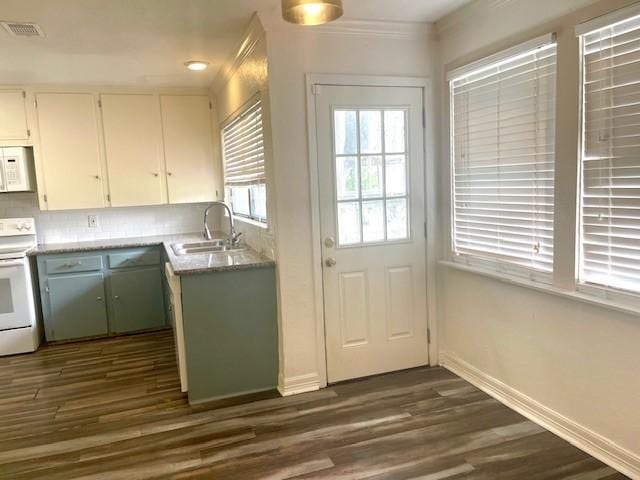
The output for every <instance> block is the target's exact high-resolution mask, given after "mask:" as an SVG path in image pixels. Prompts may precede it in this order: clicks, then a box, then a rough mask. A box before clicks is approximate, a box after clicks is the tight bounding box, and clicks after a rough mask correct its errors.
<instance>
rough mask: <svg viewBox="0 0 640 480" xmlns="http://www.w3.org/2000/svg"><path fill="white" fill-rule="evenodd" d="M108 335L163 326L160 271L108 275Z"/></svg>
mask: <svg viewBox="0 0 640 480" xmlns="http://www.w3.org/2000/svg"><path fill="white" fill-rule="evenodd" d="M111 298H112V305H113V312H112V313H113V314H112V315H111V322H110V325H111V332H112V333H122V332H133V331H136V330H146V329H148V328H157V327H162V326H164V325H165V324H166V316H165V312H164V298H163V293H162V275H161V272H160V269H159V268H157V267H154V268H143V269H132V270H124V271H121V272H113V273H112V274H111Z"/></svg>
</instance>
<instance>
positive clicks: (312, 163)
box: [305, 73, 439, 388]
mask: <svg viewBox="0 0 640 480" xmlns="http://www.w3.org/2000/svg"><path fill="white" fill-rule="evenodd" d="M305 79H306V96H307V136H308V148H309V152H308V153H309V191H310V194H311V195H310V196H311V233H312V239H313V244H312V256H313V290H314V311H315V318H316V352H317V363H318V365H317V371H318V379H319V384H320V385H319V386H320V388H324V387H326V386H327V348H326V337H325V321H326V320H325V315H324V287H323V280H322V247H321V241H322V239H321V230H320V188H319V180H320V178H319V174H318V136H317V132H318V130H317V123H316V102H315V96H316V88H317V87H318V86H320V87H321V86H345V87H414V88H421V89H422V101H423V105H422V108H423V111H424V128H423V136H424V138H423V141H424V152H423V157H424V175H425V178H424V179H423V186H424V198H425V205H424V211H425V221H426V224H427V232H426V238H425V244H426V252H425V262H426V275H427V278H426V281H427V292H426V295H427V328H428V330H429V333H430V342H429V347H428V348H429V365H431V366H434V365H438V364H439V360H438V330H437V324H438V323H437V321H436V283H435V281H436V266H437V258H436V245H437V243H436V242H437V236H436V234H435V232H436V231H435V226H436V225H435V223H436V206H437V198H436V192H435V185H436V180H437V177H436V168H435V151H434V144H433V142H432V143H428V140H434V139H435V131H434V124H433V112H432V108H433V90H432V81H431V79H430V78H428V77H396V76H368V75H343V74H316V73H308V74H306V76H305Z"/></svg>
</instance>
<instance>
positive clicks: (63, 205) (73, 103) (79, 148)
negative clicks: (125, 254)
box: [36, 93, 105, 210]
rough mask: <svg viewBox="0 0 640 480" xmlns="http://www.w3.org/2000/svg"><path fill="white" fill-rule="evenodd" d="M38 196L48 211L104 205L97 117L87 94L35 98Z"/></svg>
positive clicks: (91, 96) (93, 100)
mask: <svg viewBox="0 0 640 480" xmlns="http://www.w3.org/2000/svg"><path fill="white" fill-rule="evenodd" d="M36 102H37V118H38V128H39V136H40V165H41V175H40V177H41V179H42V180H43V181H44V185H39V189H40V191H41V193H44V195H46V198H47V201H46V205H47V208H48V209H49V210H65V209H74V208H99V207H104V206H105V201H104V200H105V195H104V193H105V192H104V184H103V180H102V171H101V158H100V140H99V133H98V115H97V111H96V110H97V105H96V101H95V97H94V95H92V94H87V93H39V94H37V95H36Z"/></svg>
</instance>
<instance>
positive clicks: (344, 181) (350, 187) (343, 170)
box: [336, 157, 358, 200]
mask: <svg viewBox="0 0 640 480" xmlns="http://www.w3.org/2000/svg"><path fill="white" fill-rule="evenodd" d="M336 191H337V193H338V200H355V199H357V198H358V157H338V158H336Z"/></svg>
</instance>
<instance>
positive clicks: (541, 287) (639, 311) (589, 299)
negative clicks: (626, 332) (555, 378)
mask: <svg viewBox="0 0 640 480" xmlns="http://www.w3.org/2000/svg"><path fill="white" fill-rule="evenodd" d="M438 264H439V265H440V266H442V267H446V268H452V269H454V270H460V271H463V272H469V273H473V274H476V275H482V276H485V277H489V278H493V279H494V280H498V281H500V282H503V283H508V284H510V285H517V286H519V287H524V288H529V289H531V290H536V291H538V292H543V293H547V294H549V295H555V296H556V297H562V298H567V299H569V300H574V301H576V302H582V303H587V304H590V305H595V306H598V307H602V308H607V309H610V310H615V311H617V312H620V313H624V314H627V315H635V316H639V315H640V307H632V306H629V305H625V304H622V303H620V302H616V301H612V300H609V299H606V298H598V297H596V296H594V295H590V294H586V293H582V292H578V291H572V290H563V289H561V288H558V287H554V286H553V285H547V284H544V283H539V282H533V281H531V280H526V279H524V278H519V277H515V276H511V275H505V274H502V273H497V272H492V271H489V270H485V269H482V268H478V267H474V266H470V265H464V264H461V263H457V262H452V261H450V260H440V261H439V262H438Z"/></svg>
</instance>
